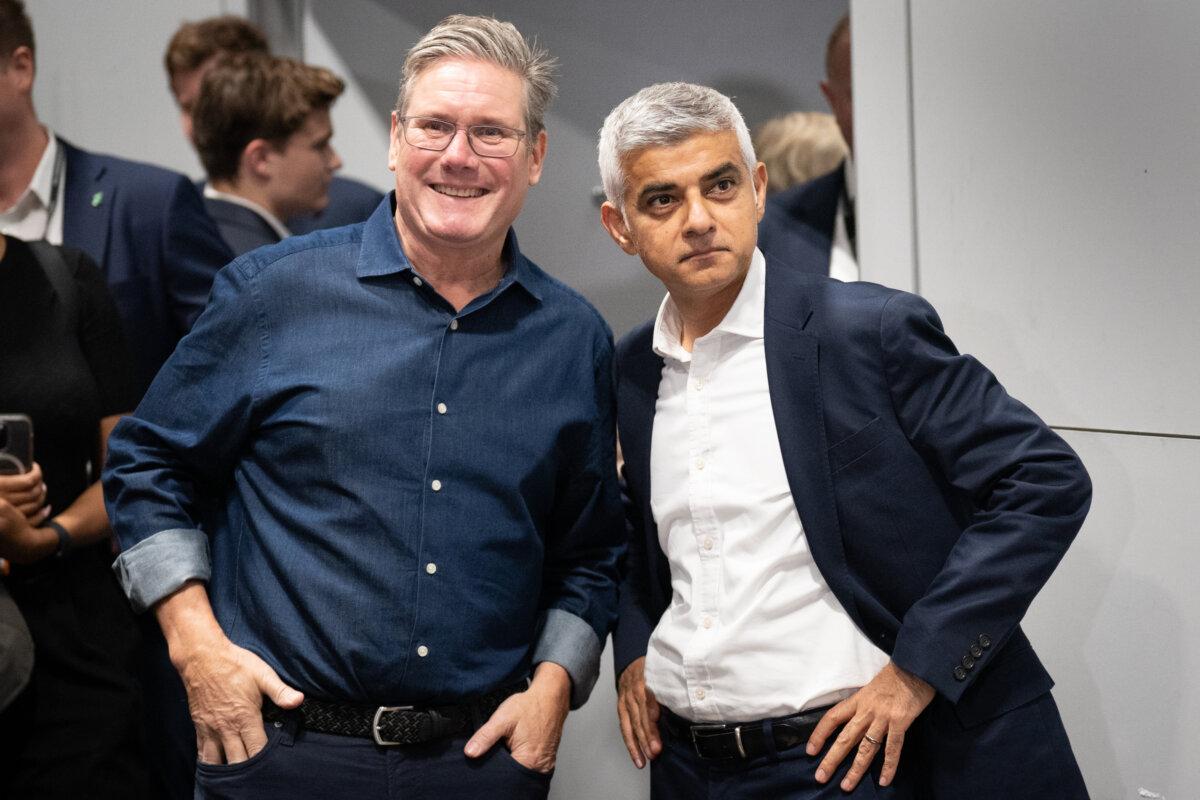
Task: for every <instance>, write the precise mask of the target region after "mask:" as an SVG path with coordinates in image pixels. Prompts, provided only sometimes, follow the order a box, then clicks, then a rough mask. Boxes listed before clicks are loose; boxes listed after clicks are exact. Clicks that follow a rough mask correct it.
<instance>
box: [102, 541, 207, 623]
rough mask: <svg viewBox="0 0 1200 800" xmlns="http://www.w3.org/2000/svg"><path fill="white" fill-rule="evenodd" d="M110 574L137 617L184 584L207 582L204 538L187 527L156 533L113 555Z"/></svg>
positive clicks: (205, 543)
mask: <svg viewBox="0 0 1200 800" xmlns="http://www.w3.org/2000/svg"><path fill="white" fill-rule="evenodd" d="M113 572H115V573H116V574H117V580H119V581H120V582H121V588H122V589H124V590H125V595H126V596H127V597H128V598H129V602H130V603H131V604H132V605H133V610H134V611H136V612H138V613H139V614H140V613H141V612H143V611H145V610H146V609H148V608H150V607H151V606H152V605H154V604H155V603H157V602H158V601H159V600H162V599H163V598H164V597H166V596H167V595H169V594H171V593H172V592H174V591H175V590H176V589H178V588H179V587H180V586H183V584H184V583H186V582H187V581H190V580H201V581H207V580H208V579H209V576H210V575H211V574H212V570H211V567H210V565H209V560H208V537H207V536H205V535H204V532H203V531H198V530H194V529H187V528H176V529H174V530H167V531H159V532H158V533H156V534H154V535H153V536H151V537H150V538H148V539H143V540H142V541H140V542H138V543H137V544H135V545H134V546H133V547H131V548H129V549H128V550H126V551H124V552H123V553H121V555H119V556H117V560H116V561H114V562H113Z"/></svg>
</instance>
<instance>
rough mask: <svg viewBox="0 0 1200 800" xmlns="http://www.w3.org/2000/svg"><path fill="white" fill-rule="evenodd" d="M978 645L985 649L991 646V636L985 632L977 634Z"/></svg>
mask: <svg viewBox="0 0 1200 800" xmlns="http://www.w3.org/2000/svg"><path fill="white" fill-rule="evenodd" d="M979 646H980V647H982V648H983V649H984V650H987V649H988V648H989V647H991V646H992V637H990V636H988V635H987V634H986V633H981V634H979Z"/></svg>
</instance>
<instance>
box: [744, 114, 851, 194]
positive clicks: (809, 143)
mask: <svg viewBox="0 0 1200 800" xmlns="http://www.w3.org/2000/svg"><path fill="white" fill-rule="evenodd" d="M754 151H755V152H756V153H758V158H759V160H760V161H762V162H763V163H764V164H766V165H767V194H774V193H775V192H779V191H782V190H784V189H789V188H791V187H792V186H797V185H799V184H801V183H806V182H808V181H811V180H812V179H813V178H818V177H820V176H822V175H824V174H826V173H828V172H832V171H833V170H834V169H836V168H837V165H838V164H840V163H841V162H842V160H843V159H844V158H845V157H846V152H847V149H846V142H845V141H843V140H842V134H841V131H839V130H838V126H837V121H836V120H835V119H834V118H833V115H832V114H823V113H820V112H816V111H797V112H795V113H794V114H786V115H784V116H782V117H776V118H775V119H771V120H767V121H766V122H764V123H763V124H762V125H760V126H759V127H758V128H757V129H756V130H755V131H754Z"/></svg>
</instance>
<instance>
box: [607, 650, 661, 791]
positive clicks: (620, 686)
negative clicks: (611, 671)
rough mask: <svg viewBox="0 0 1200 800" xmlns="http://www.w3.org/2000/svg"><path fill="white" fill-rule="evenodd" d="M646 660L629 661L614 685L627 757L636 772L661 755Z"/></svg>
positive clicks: (656, 711) (655, 712) (655, 711)
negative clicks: (630, 759) (647, 678)
mask: <svg viewBox="0 0 1200 800" xmlns="http://www.w3.org/2000/svg"><path fill="white" fill-rule="evenodd" d="M645 669H646V657H645V656H642V657H641V658H639V659H637V660H635V661H631V662H630V663H629V666H628V667H626V668H625V671H624V672H622V673H621V678H620V680H619V681H617V716H618V717H619V718H620V720H621V736H622V737H623V738H624V739H625V747H626V748H627V749H628V750H629V757H630V758H632V759H633V765H634V766H635V767H637V768H638V769H641V768H642V767H644V766H646V763H647V762H648V761H653V760H654V759H655V758H657V757H658V754H659V753H661V752H662V739H661V738H660V737H659V734H658V715H659V709H658V701H657V700H655V699H654V692H652V691H650V690H649V689H647V688H646V676H645Z"/></svg>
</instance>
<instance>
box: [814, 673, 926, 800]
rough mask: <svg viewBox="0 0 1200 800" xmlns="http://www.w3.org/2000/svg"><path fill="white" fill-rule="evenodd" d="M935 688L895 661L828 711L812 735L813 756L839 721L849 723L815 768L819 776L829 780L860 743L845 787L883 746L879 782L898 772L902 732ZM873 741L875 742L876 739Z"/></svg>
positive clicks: (850, 785)
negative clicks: (898, 665)
mask: <svg viewBox="0 0 1200 800" xmlns="http://www.w3.org/2000/svg"><path fill="white" fill-rule="evenodd" d="M933 695H934V690H933V687H932V686H930V685H929V684H928V683H926V682H925V681H923V680H921V679H920V678H918V677H917V676H916V675H913V674H912V673H909V672H905V671H904V670H902V669H900V668H899V667H897V666H896V665H895V664H892V663H891V662H889V663H888V665H887V666H886V667H884V668H883V669H881V670H880V671H879V674H878V675H876V676H875V677H874V678H872V679H871V682H870V683H868V684H867V685H866V686H864V687H862V688H861V689H859V690H858V691H857V692H855V693H854V694H852V695H850V696H849V697H847V698H846V699H845V700H843V701H842V702H840V703H838V704H837V705H836V706H834V707H833V708H831V709H829V710H828V711H826V712H825V716H823V717H821V721H820V722H819V723H817V727H816V729H815V730H814V731H813V733H812V736H810V737H809V738H808V754H809V755H810V756H815V755H816V754H817V753H819V752H821V748H822V747H824V746H825V740H826V739H828V738H829V736H830V734H832V733H833V732H834V731H835V730H837V728H838V726H839V725H843V724H844V725H845V727H843V728H842V732H841V733H840V734H838V737H837V740H836V741H835V742H834V743H833V745H832V746H831V747H830V748H829V752H828V753H826V754H825V758H824V759H822V761H821V764H820V765H819V766H818V767H817V780H818V781H819V782H821V783H825V782H826V781H828V780H829V779H830V777H832V776H833V772H834V770H835V769H837V766H838V765H839V764H841V763H842V761H843V760H844V759H845V758H846V756H847V755H849V753H850V750H851V749H853V748H855V747H857V748H858V753H857V755H855V756H854V763H852V764H851V765H850V771H849V772H847V773H846V777H845V778H843V779H842V784H841V786H842V790H843V791H847V792H849V791H851V790H853V789H854V787H855V786H857V785H858V782H859V780H861V779H862V776H863V775H865V774H866V772H867V767H869V766H871V762H872V761H874V760H875V756H876V754H878V752H879V748H880V747H882V748H883V770H882V772H880V775H879V785H880V786H887V785H888V784H889V783H891V782H892V778H894V777H895V776H896V768H897V767H898V766H899V765H900V751H901V749H902V748H903V747H904V734H905V731H907V730H908V727H909V726H910V725H912V723H913V720H915V719H916V718H917V715H918V714H920V713H921V712H922V711H924V710H925V707H926V706H927V705H929V702H930V701H931V700H933ZM872 740H874V741H872Z"/></svg>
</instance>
